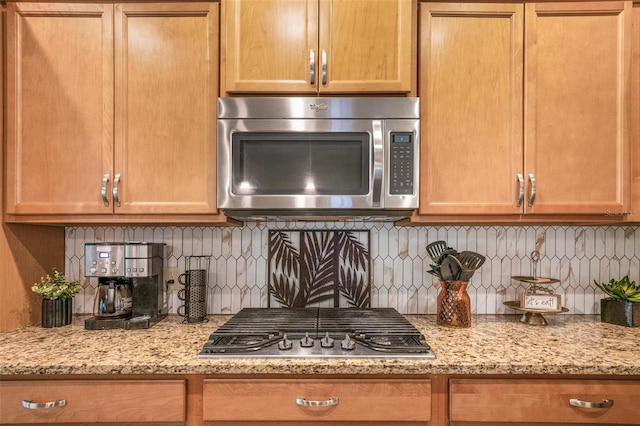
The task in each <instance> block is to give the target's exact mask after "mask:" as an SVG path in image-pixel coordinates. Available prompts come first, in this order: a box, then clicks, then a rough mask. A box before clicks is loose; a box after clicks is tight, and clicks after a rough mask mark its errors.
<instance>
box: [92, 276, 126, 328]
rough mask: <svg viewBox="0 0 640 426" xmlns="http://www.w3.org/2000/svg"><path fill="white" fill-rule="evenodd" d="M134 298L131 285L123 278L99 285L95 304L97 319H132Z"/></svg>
mask: <svg viewBox="0 0 640 426" xmlns="http://www.w3.org/2000/svg"><path fill="white" fill-rule="evenodd" d="M132 306H133V298H132V297H131V284H130V283H129V281H128V280H126V279H123V278H108V279H105V280H102V281H100V282H99V283H98V288H97V290H96V296H95V300H94V303H93V315H94V316H95V317H96V318H102V319H105V318H130V317H131V307H132Z"/></svg>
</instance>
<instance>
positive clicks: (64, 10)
mask: <svg viewBox="0 0 640 426" xmlns="http://www.w3.org/2000/svg"><path fill="white" fill-rule="evenodd" d="M112 17H113V6H112V5H105V4H99V3H91V4H81V3H74V4H66V3H23V2H19V3H13V2H12V3H8V4H7V26H6V30H7V61H6V64H7V73H6V76H7V91H6V96H7V98H6V99H7V124H6V126H7V151H6V152H7V158H6V168H7V175H6V176H7V182H6V190H7V205H6V211H7V213H9V214H17V215H20V214H67V213H76V214H80V213H110V212H111V211H112V208H113V207H112V205H111V204H110V203H109V205H107V203H105V202H103V198H102V197H101V183H102V179H103V176H104V175H105V174H110V173H111V170H112V161H113V155H112V152H113V32H112V28H113V23H112ZM110 177H111V178H112V176H110ZM105 189H106V188H105Z"/></svg>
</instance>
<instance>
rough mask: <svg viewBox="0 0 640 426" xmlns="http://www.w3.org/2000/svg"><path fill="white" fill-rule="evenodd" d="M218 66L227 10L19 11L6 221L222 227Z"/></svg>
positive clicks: (10, 65) (19, 7)
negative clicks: (217, 182)
mask: <svg viewBox="0 0 640 426" xmlns="http://www.w3.org/2000/svg"><path fill="white" fill-rule="evenodd" d="M217 58H218V5H217V4H216V3H158V4H153V3H140V4H133V3H125V4H115V5H113V4H100V3H90V4H81V3H72V4H71V3H69V4H65V3H22V2H20V3H9V4H8V5H7V104H8V106H9V107H8V108H7V159H6V161H7V163H6V164H7V182H6V184H7V205H6V211H7V219H8V220H9V221H39V222H65V223H74V222H76V223H77V222H118V221H120V220H121V221H123V222H131V221H140V222H175V221H186V222H188V221H214V222H215V221H216V220H223V219H224V218H223V217H222V215H220V214H218V211H217V208H216V196H215V195H216V194H215V164H216V158H215V153H216V150H215V135H216V120H215V117H216V98H217V94H218V90H217V87H218V85H217V80H218V73H217V65H218V61H217ZM189 215H193V216H189Z"/></svg>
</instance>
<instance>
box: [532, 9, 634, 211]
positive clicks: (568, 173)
mask: <svg viewBox="0 0 640 426" xmlns="http://www.w3.org/2000/svg"><path fill="white" fill-rule="evenodd" d="M525 21H526V35H525V38H526V49H525V52H526V53H525V73H526V82H525V86H526V92H525V126H526V129H525V161H526V162H525V172H526V174H527V177H528V176H529V175H533V176H534V178H535V185H536V187H537V195H536V198H535V202H534V204H533V206H532V207H527V209H526V211H527V212H531V213H557V212H562V213H573V214H585V213H591V214H600V215H607V213H608V212H609V213H611V212H622V211H624V207H625V198H626V197H627V194H626V191H628V190H629V185H628V183H627V181H628V179H629V157H628V130H629V129H628V123H629V118H628V117H627V116H626V114H628V113H629V100H630V98H629V96H630V88H629V78H630V75H629V64H630V58H631V49H630V48H631V40H632V39H631V2H621V1H618V2H616V1H611V2H600V3H595V2H576V3H569V2H567V3H528V4H527V5H526V18H525ZM529 185H530V186H531V184H529ZM527 193H528V196H529V194H530V193H531V188H529V189H528V190H527Z"/></svg>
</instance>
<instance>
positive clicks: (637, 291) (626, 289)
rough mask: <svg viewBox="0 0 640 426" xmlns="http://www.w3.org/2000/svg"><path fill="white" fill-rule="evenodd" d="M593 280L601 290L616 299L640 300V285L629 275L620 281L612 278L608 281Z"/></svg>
mask: <svg viewBox="0 0 640 426" xmlns="http://www.w3.org/2000/svg"><path fill="white" fill-rule="evenodd" d="M593 282H594V283H595V284H596V286H597V287H598V288H599V289H600V290H602V291H603V292H605V293H606V294H607V295H608V296H609V297H611V298H613V299H615V300H628V301H629V302H640V285H637V284H636V282H635V281H631V280H629V277H628V276H626V277H624V278H622V279H621V280H620V281H616V280H615V279H613V278H612V279H611V281H609V282H608V283H598V282H597V281H596V280H594V281H593Z"/></svg>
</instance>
